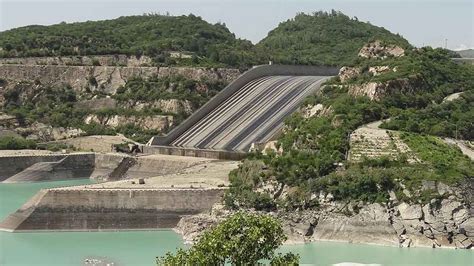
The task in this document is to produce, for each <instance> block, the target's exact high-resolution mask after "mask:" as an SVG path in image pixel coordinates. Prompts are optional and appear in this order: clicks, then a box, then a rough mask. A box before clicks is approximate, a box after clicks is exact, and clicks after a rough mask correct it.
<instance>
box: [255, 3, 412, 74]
mask: <svg viewBox="0 0 474 266" xmlns="http://www.w3.org/2000/svg"><path fill="white" fill-rule="evenodd" d="M375 39H377V40H382V41H384V42H386V43H390V44H397V45H400V46H402V47H407V46H410V44H409V43H408V41H407V40H405V39H404V38H403V37H401V36H400V35H398V34H393V33H391V32H390V31H388V30H386V29H384V28H381V27H377V26H374V25H371V24H370V23H365V22H361V21H359V20H358V19H357V18H350V17H348V16H346V15H344V14H342V13H341V12H336V11H332V12H331V13H326V12H321V11H320V12H315V13H313V14H311V15H310V14H304V13H300V14H298V15H297V16H296V17H295V18H294V19H290V20H287V21H285V22H282V23H280V25H278V27H277V28H275V29H274V30H272V31H270V32H269V34H268V36H267V37H266V38H265V39H263V40H262V41H260V42H259V43H258V44H257V47H258V48H259V49H260V50H261V54H266V55H268V60H272V61H273V62H275V63H284V64H330V65H339V66H340V65H347V64H351V63H352V62H353V61H354V60H355V59H356V58H357V54H358V51H359V50H360V48H361V47H362V46H363V45H364V44H366V43H368V42H369V41H372V40H375Z"/></svg>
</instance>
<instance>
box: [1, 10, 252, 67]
mask: <svg viewBox="0 0 474 266" xmlns="http://www.w3.org/2000/svg"><path fill="white" fill-rule="evenodd" d="M0 47H1V48H2V49H3V50H2V51H0V56H1V57H25V56H57V55H100V54H127V55H137V56H140V55H148V56H150V57H152V58H153V59H154V61H155V63H156V64H165V65H173V64H195V65H206V64H212V65H216V64H217V65H218V64H222V65H230V66H238V65H241V64H248V63H249V62H247V61H246V60H245V59H246V58H249V56H247V53H248V51H249V50H251V49H252V47H253V46H252V44H251V43H250V42H249V41H246V40H239V39H236V38H235V35H234V34H233V33H231V32H230V31H229V30H228V29H227V27H226V26H225V25H224V24H219V23H218V24H214V25H212V24H210V23H208V22H206V21H204V20H203V19H202V18H201V17H197V16H194V15H189V16H176V17H175V16H163V15H143V16H129V17H120V18H117V19H111V20H103V21H88V22H80V23H61V24H57V25H52V26H39V25H33V26H26V27H21V28H16V29H12V30H8V31H4V32H1V33H0ZM170 51H178V52H182V51H184V52H189V54H190V55H192V57H191V58H189V59H187V60H184V62H183V60H178V59H176V58H172V57H170V54H169V52H170Z"/></svg>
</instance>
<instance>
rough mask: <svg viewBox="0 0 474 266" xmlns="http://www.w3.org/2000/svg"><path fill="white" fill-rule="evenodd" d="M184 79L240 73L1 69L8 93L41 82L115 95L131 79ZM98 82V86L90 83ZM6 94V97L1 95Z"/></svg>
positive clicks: (45, 67) (156, 69)
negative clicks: (13, 88)
mask: <svg viewBox="0 0 474 266" xmlns="http://www.w3.org/2000/svg"><path fill="white" fill-rule="evenodd" d="M170 75H181V76H184V77H186V78H190V79H195V80H200V79H208V80H223V81H227V82H230V81H232V80H233V79H235V78H236V77H237V76H239V75H240V72H239V70H238V69H225V68H218V69H207V68H192V67H116V66H57V65H9V64H4V65H0V79H3V80H5V81H6V85H4V86H2V87H3V90H8V89H9V88H12V87H13V86H15V84H17V83H19V82H21V81H29V82H32V83H33V82H39V83H41V84H43V85H59V84H69V85H70V86H71V87H72V88H73V89H74V90H75V91H77V92H83V91H85V90H86V88H87V89H89V90H91V91H101V92H103V93H107V94H115V92H116V91H117V89H118V88H119V87H121V86H123V85H125V83H126V82H127V80H129V79H131V78H132V77H142V78H150V77H153V76H157V77H165V76H170ZM92 78H93V79H95V83H97V85H95V84H94V82H91V80H92ZM0 94H3V93H0Z"/></svg>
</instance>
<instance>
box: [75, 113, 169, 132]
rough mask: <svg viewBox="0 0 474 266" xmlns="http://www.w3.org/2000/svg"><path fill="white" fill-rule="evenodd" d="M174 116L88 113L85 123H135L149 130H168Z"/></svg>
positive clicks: (114, 124)
mask: <svg viewBox="0 0 474 266" xmlns="http://www.w3.org/2000/svg"><path fill="white" fill-rule="evenodd" d="M173 119H174V118H173V116H171V115H153V116H145V117H137V116H121V115H112V116H98V115H95V114H94V115H88V116H87V117H86V118H85V119H84V123H86V124H91V123H97V124H100V125H103V126H108V127H112V128H116V127H118V126H120V125H126V124H133V125H136V126H139V127H141V128H143V129H147V130H158V131H166V130H168V128H170V127H172V126H173Z"/></svg>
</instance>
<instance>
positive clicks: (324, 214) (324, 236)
mask: <svg viewBox="0 0 474 266" xmlns="http://www.w3.org/2000/svg"><path fill="white" fill-rule="evenodd" d="M250 212H255V211H252V210H250ZM230 214H231V213H229V212H224V213H222V212H221V213H220V214H216V213H215V212H210V213H208V214H200V215H199V216H190V217H186V218H183V219H182V220H181V221H180V222H179V224H178V229H177V232H179V233H181V234H183V237H184V239H185V240H186V241H187V242H188V243H190V242H192V241H193V240H194V239H196V238H197V237H198V236H199V235H200V234H201V233H202V231H203V230H205V229H206V228H209V227H211V226H213V225H214V224H216V223H217V222H219V221H220V220H222V219H224V218H225V217H227V216H228V215H230ZM266 214H268V215H272V216H274V217H276V218H278V219H280V220H281V221H282V223H283V226H284V231H285V234H286V235H287V236H288V241H287V242H288V243H302V242H311V241H315V240H329V241H342V242H350V243H366V244H377V245H387V246H398V247H433V248H435V247H441V248H462V249H470V248H472V246H473V244H474V242H473V241H474V236H473V233H474V232H473V230H474V218H473V217H472V213H470V212H469V210H468V207H467V206H466V205H465V204H463V203H462V201H459V200H458V199H452V200H449V199H446V200H443V201H442V202H441V203H440V204H439V206H438V205H436V204H425V205H420V204H407V203H395V202H392V203H389V204H379V203H373V204H363V203H360V202H359V203H357V202H353V203H342V202H333V201H332V200H325V201H322V202H321V205H320V207H319V208H318V209H317V210H304V211H292V212H284V211H281V212H271V213H266Z"/></svg>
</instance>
